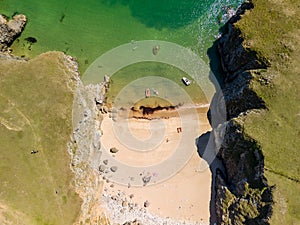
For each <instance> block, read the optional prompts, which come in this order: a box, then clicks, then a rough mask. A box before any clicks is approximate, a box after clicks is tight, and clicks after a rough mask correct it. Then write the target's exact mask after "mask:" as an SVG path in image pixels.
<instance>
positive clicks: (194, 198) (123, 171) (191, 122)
mask: <svg viewBox="0 0 300 225" xmlns="http://www.w3.org/2000/svg"><path fill="white" fill-rule="evenodd" d="M195 115H196V117H195ZM178 127H182V129H183V130H182V132H179V133H178V132H177V128H178ZM101 130H102V131H103V136H102V137H101V145H102V147H101V148H102V150H103V153H104V154H103V156H102V158H103V160H105V159H108V161H109V163H108V165H107V167H108V168H109V167H110V166H112V165H113V166H117V167H118V171H117V172H112V171H109V170H108V171H107V172H106V173H107V174H105V173H103V176H105V179H106V180H108V179H109V182H108V183H105V188H104V189H105V190H106V192H107V194H109V195H112V196H113V195H118V193H119V192H122V193H124V194H125V195H126V196H127V199H130V198H129V196H130V195H131V194H132V195H133V196H134V197H132V199H130V201H131V202H133V203H137V204H138V205H139V206H140V207H141V208H143V207H144V206H143V205H144V202H145V201H148V202H149V206H148V207H147V208H146V209H147V210H148V211H149V212H150V213H152V214H155V215H157V216H160V217H162V218H167V217H169V218H172V219H175V220H178V221H190V222H199V223H200V222H204V223H208V221H209V201H210V192H211V172H210V170H209V168H207V169H206V170H204V171H200V170H199V168H200V164H201V163H202V165H203V163H205V162H204V161H203V160H202V159H201V158H200V157H199V156H198V153H197V150H196V146H195V139H196V138H197V137H198V136H199V135H201V134H202V133H204V132H206V131H208V130H210V126H209V123H208V121H207V119H206V113H196V114H195V113H194V114H193V113H190V112H188V111H185V112H183V113H182V112H181V115H180V116H178V117H170V118H169V119H162V120H152V121H149V120H143V119H122V118H121V119H120V118H119V119H117V121H115V122H114V121H113V120H112V119H111V118H109V116H108V115H104V118H103V121H102V124H101ZM184 135H185V136H184ZM186 139H188V140H187V141H186V142H185V140H186ZM112 147H116V148H117V149H119V151H118V152H117V153H116V154H111V153H110V152H109V149H110V148H112ZM178 152H179V153H178ZM176 154H177V156H176V157H177V158H176V157H175V161H173V162H180V163H179V164H178V165H176V163H172V161H171V164H165V162H167V161H168V160H169V159H170V158H172V157H173V158H174V155H176ZM188 154H190V157H189V156H186V155H188ZM112 155H113V157H112ZM184 158H186V160H185V161H184V160H183V161H180V160H181V159H184ZM122 164H125V165H126V166H127V167H126V166H123V165H122ZM160 164H161V166H157V165H160ZM164 164H165V165H164ZM180 164H181V165H180ZM132 168H134V170H132V171H134V172H136V174H134V172H131V169H132ZM172 170H173V173H172V174H174V173H175V175H173V176H171V175H170V173H168V171H172ZM118 172H119V173H118ZM118 176H120V177H122V176H123V177H124V179H123V180H122V179H120V178H119V177H118ZM143 177H151V181H150V182H149V183H147V185H145V186H143V185H142V184H143V182H142V178H143ZM114 181H116V182H117V183H116V182H114ZM120 181H121V182H120ZM112 184H113V185H112ZM104 208H105V207H104ZM111 220H112V221H113V222H122V221H117V220H118V218H111ZM114 220H115V221H114Z"/></svg>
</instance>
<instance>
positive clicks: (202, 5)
mask: <svg viewBox="0 0 300 225" xmlns="http://www.w3.org/2000/svg"><path fill="white" fill-rule="evenodd" d="M102 3H104V4H108V5H114V4H122V5H125V6H128V7H129V8H130V10H131V14H132V16H133V17H134V18H136V19H137V20H139V21H140V22H141V23H143V24H145V25H146V26H148V27H154V28H156V29H159V30H161V29H163V28H179V27H182V26H186V25H188V24H190V23H192V22H194V21H195V20H196V19H198V18H199V17H200V16H201V15H202V14H203V13H204V12H205V10H206V9H207V7H208V5H207V4H208V2H207V1H205V2H203V1H196V0H189V1H182V0H102Z"/></svg>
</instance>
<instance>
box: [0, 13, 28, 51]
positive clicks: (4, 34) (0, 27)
mask: <svg viewBox="0 0 300 225" xmlns="http://www.w3.org/2000/svg"><path fill="white" fill-rule="evenodd" d="M26 21H27V19H26V16H25V15H22V14H21V15H16V16H14V17H13V19H12V20H9V21H7V19H6V18H5V16H3V15H0V51H6V50H8V47H9V46H10V45H11V44H12V42H13V41H14V40H15V39H16V37H17V36H18V35H20V34H21V32H22V31H23V29H24V27H25V25H26Z"/></svg>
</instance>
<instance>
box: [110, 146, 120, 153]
mask: <svg viewBox="0 0 300 225" xmlns="http://www.w3.org/2000/svg"><path fill="white" fill-rule="evenodd" d="M109 151H110V152H111V153H117V152H118V151H119V149H117V148H115V147H113V148H111V149H110V150H109Z"/></svg>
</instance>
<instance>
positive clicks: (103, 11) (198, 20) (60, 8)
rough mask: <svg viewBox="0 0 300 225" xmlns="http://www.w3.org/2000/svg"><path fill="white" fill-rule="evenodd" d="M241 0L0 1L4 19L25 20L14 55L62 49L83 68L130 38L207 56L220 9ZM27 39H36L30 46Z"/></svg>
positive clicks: (30, 55) (27, 54)
mask: <svg viewBox="0 0 300 225" xmlns="http://www.w3.org/2000/svg"><path fill="white" fill-rule="evenodd" d="M240 2H241V0H197V1H196V0H184V1H182V0H146V1H140V0H88V1H79V0H75V1H74V0H66V1H61V0H47V1H39V0H28V1H17V0H0V12H1V13H2V14H5V15H7V16H8V17H11V16H13V15H14V14H16V13H24V14H25V15H27V17H28V24H27V26H26V29H25V31H24V32H23V34H22V35H21V36H20V37H19V39H18V40H17V41H16V42H15V43H14V44H13V46H12V48H13V51H14V54H16V55H20V56H22V55H23V56H24V57H34V56H36V55H38V54H40V53H42V52H45V51H49V50H60V51H64V52H66V53H67V54H70V55H73V56H75V57H77V58H78V60H79V64H80V70H81V71H82V72H83V71H84V70H85V69H86V68H87V67H88V66H89V65H90V64H91V63H92V62H93V61H94V60H95V59H96V58H97V57H99V56H100V55H101V54H103V53H105V52H106V51H108V50H110V49H112V48H114V47H117V46H119V45H121V44H124V43H128V42H130V41H131V40H152V39H156V40H164V41H170V42H175V43H177V44H180V45H182V46H184V47H188V48H191V49H192V50H194V51H195V52H197V54H199V55H200V56H201V57H203V58H204V59H205V60H207V58H206V51H207V48H208V47H209V46H211V45H212V42H213V41H214V35H216V34H218V29H219V27H220V25H219V24H218V20H219V18H220V17H221V15H222V13H224V7H226V6H232V7H236V6H237V5H238V4H240ZM27 37H34V38H36V39H37V43H34V44H30V43H28V42H27V41H26V40H24V39H25V38H27Z"/></svg>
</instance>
